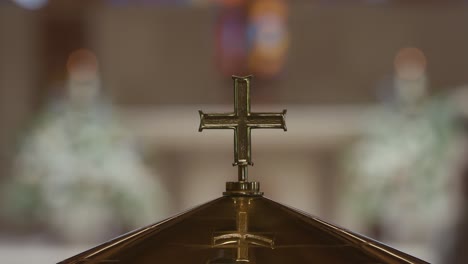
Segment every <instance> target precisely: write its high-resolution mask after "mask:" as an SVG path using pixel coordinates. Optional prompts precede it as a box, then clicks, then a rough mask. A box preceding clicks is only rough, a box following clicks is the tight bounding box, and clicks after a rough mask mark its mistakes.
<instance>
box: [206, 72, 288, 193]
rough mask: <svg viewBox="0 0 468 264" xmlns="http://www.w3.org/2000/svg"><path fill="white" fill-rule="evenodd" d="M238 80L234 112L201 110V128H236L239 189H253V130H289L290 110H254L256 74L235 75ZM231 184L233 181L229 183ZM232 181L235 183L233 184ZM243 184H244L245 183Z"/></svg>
mask: <svg viewBox="0 0 468 264" xmlns="http://www.w3.org/2000/svg"><path fill="white" fill-rule="evenodd" d="M232 79H233V80H234V112H231V113H213V114H205V113H203V112H202V111H199V113H200V128H199V131H202V130H203V129H233V130H234V163H233V165H234V166H238V168H239V182H238V183H232V184H235V185H236V186H237V187H236V188H239V189H243V188H244V189H245V188H250V187H246V186H247V185H249V184H250V185H255V186H257V187H256V188H258V183H249V184H247V182H248V175H247V169H248V166H249V165H253V162H252V152H251V136H250V135H251V130H252V129H254V128H281V129H284V131H286V121H285V115H286V110H283V112H281V113H252V112H250V83H251V80H252V76H245V77H238V76H232ZM228 184H229V183H228ZM232 184H231V185H232ZM241 185H242V186H241Z"/></svg>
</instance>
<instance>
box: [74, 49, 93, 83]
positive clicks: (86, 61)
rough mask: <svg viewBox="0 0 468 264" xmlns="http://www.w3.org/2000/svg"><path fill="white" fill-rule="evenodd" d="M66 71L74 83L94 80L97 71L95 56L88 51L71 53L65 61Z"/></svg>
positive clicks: (81, 50) (79, 50) (80, 50)
mask: <svg viewBox="0 0 468 264" xmlns="http://www.w3.org/2000/svg"><path fill="white" fill-rule="evenodd" d="M67 71H68V74H69V77H70V78H71V79H73V80H76V81H86V80H89V79H93V78H95V77H96V75H97V71H98V60H97V57H96V55H95V54H94V53H93V52H92V51H90V50H88V49H78V50H75V51H73V52H72V53H71V54H70V56H69V57H68V60H67Z"/></svg>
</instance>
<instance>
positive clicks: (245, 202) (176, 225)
mask: <svg viewBox="0 0 468 264" xmlns="http://www.w3.org/2000/svg"><path fill="white" fill-rule="evenodd" d="M61 263H141V264H145V263H148V264H149V263H151V264H154V263H174V264H177V263H184V264H186V263H200V264H215V263H216V264H221V263H222V264H228V263H233V264H234V263H257V264H276V263H278V264H279V263H281V264H284V263H321V264H324V263H343V264H344V263H346V264H352V263H359V264H362V263H375V264H377V263H426V262H424V261H422V260H419V259H417V258H415V257H412V256H410V255H407V254H405V253H402V252H400V251H398V250H395V249H393V248H390V247H388V246H386V245H383V244H381V243H379V242H377V241H374V240H372V239H369V238H367V237H364V236H362V235H359V234H356V233H353V232H351V231H348V230H346V229H343V228H340V227H337V226H335V225H332V224H329V223H327V222H325V221H323V220H320V219H319V218H316V217H312V216H309V215H306V214H304V213H302V212H300V211H298V210H295V209H292V208H290V207H287V206H284V205H282V204H279V203H277V202H274V201H272V200H269V199H267V198H264V197H262V196H252V197H249V196H224V197H221V198H219V199H216V200H213V201H211V202H208V203H206V204H203V205H201V206H198V207H196V208H194V209H192V210H190V211H188V212H185V213H183V214H180V215H178V216H175V217H173V218H170V219H167V220H165V221H162V222H160V223H157V224H154V225H150V226H147V227H144V228H141V229H138V230H135V231H133V232H130V233H128V234H126V235H123V236H121V237H118V238H116V239H114V240H111V241H109V242H107V243H104V244H102V245H100V246H98V247H95V248H93V249H91V250H88V251H86V252H83V253H81V254H79V255H77V256H75V257H72V258H70V259H68V260H65V261H63V262H61Z"/></svg>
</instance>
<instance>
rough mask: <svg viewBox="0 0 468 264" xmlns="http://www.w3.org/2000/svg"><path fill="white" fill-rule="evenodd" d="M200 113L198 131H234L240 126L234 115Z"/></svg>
mask: <svg viewBox="0 0 468 264" xmlns="http://www.w3.org/2000/svg"><path fill="white" fill-rule="evenodd" d="M198 112H199V114H200V127H199V128H198V131H203V129H234V128H235V127H236V126H237V124H238V121H237V118H236V116H235V114H234V113H223V114H205V113H203V111H198Z"/></svg>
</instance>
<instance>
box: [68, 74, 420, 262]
mask: <svg viewBox="0 0 468 264" xmlns="http://www.w3.org/2000/svg"><path fill="white" fill-rule="evenodd" d="M233 79H234V93H235V102H234V112H232V113H222V114H205V113H203V112H202V111H200V128H199V129H200V131H202V130H203V129H219V128H221V129H233V130H234V149H235V151H234V165H235V166H238V168H239V170H238V171H239V173H238V181H237V182H228V183H227V184H226V192H224V195H223V197H221V198H218V199H216V200H213V201H210V202H208V203H205V204H203V205H200V206H198V207H196V208H194V209H192V210H190V211H188V212H185V213H182V214H180V215H177V216H174V217H172V218H169V219H167V220H164V221H162V222H160V223H156V224H153V225H149V226H147V227H143V228H141V229H138V230H135V231H133V232H130V233H128V234H125V235H123V236H121V237H118V238H115V239H113V240H111V241H109V242H106V243H104V244H102V245H100V246H97V247H95V248H93V249H90V250H88V251H85V252H83V253H81V254H79V255H76V256H74V257H72V258H69V259H67V260H64V261H62V262H60V263H68V264H72V263H121V264H124V263H125V264H127V263H128V264H130V263H139V264H150V263H151V264H155V263H171V264H178V263H183V264H187V263H191V264H192V263H193V264H235V263H256V264H276V263H278V264H279V263H281V264H285V263H293V264H298V263H320V264H327V263H335V264H341V263H342V264H365V263H366V264H371V263H372V264H378V263H380V264H383V263H390V264H392V263H413V264H419V263H427V262H425V261H422V260H420V259H417V258H415V257H412V256H410V255H408V254H405V253H403V252H400V251H398V250H395V249H393V248H391V247H389V246H386V245H384V244H381V243H379V242H377V241H374V240H372V239H370V238H367V237H364V236H362V235H359V234H356V233H353V232H351V231H349V230H346V229H343V228H341V227H338V226H336V225H333V224H330V223H327V222H325V221H323V220H320V219H319V218H317V217H313V216H310V215H307V214H305V213H302V212H300V211H298V210H296V209H293V208H291V207H287V206H285V205H282V204H279V203H277V202H274V201H272V200H269V199H267V198H265V197H263V193H261V192H260V185H259V183H258V182H249V181H248V173H247V169H248V166H249V165H253V163H252V157H251V151H250V145H251V140H250V133H251V129H257V128H281V129H284V130H286V124H285V114H286V111H285V110H284V111H283V112H281V113H252V112H250V97H249V89H250V81H251V77H250V76H248V77H233Z"/></svg>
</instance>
